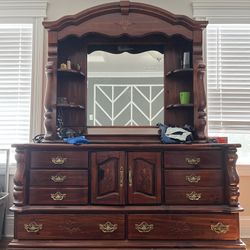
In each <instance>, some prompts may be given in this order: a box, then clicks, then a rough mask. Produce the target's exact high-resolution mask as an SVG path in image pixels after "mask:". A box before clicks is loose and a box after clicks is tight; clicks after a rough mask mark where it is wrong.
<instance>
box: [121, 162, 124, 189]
mask: <svg viewBox="0 0 250 250" xmlns="http://www.w3.org/2000/svg"><path fill="white" fill-rule="evenodd" d="M123 184H124V168H123V166H121V167H120V187H123Z"/></svg>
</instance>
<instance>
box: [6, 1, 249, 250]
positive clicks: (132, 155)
mask: <svg viewBox="0 0 250 250" xmlns="http://www.w3.org/2000/svg"><path fill="white" fill-rule="evenodd" d="M206 25H207V23H206V22H204V21H194V20H192V19H190V18H188V17H185V16H182V15H174V14H171V13H170V12H168V11H166V10H163V9H160V8H158V7H154V6H151V5H147V4H143V3H136V2H129V1H121V2H114V3H109V4H103V5H100V6H97V7H93V8H90V9H87V10H84V11H82V12H80V13H78V14H76V15H71V16H65V17H62V18H61V19H59V20H57V21H50V22H44V27H45V29H46V30H48V63H47V65H46V74H47V87H46V96H45V123H44V124H45V136H44V141H43V142H42V143H32V144H16V145H14V146H15V147H16V160H17V170H16V174H15V177H14V205H13V206H12V208H11V210H12V211H14V214H15V232H14V239H13V240H12V242H11V243H10V244H9V249H19V250H20V249H46V248H49V249H173V248H178V249H190V248H192V249H246V247H245V244H244V243H243V242H242V241H241V240H240V232H239V212H240V211H242V208H241V207H240V205H239V202H238V197H239V187H238V184H239V176H238V174H237V171H236V160H237V154H236V151H237V147H239V146H240V145H238V144H227V143H220V144H219V143H209V142H208V139H207V135H206V111H205V109H206V95H205V88H204V77H205V65H204V63H203V60H202V31H203V29H204V28H205V27H206ZM128 48H132V49H133V52H132V53H134V54H137V53H141V52H145V51H149V50H155V51H158V52H160V53H161V54H162V55H163V58H164V73H163V77H164V84H163V85H164V86H163V96H164V103H163V105H164V107H163V110H164V112H163V113H164V123H165V124H171V125H175V126H180V127H182V126H184V125H185V124H188V125H191V126H192V127H193V128H194V130H195V141H194V142H193V143H192V144H163V143H161V140H160V135H159V128H158V127H156V126H87V99H88V95H87V87H88V68H87V65H88V64H87V60H88V55H89V54H91V53H92V52H94V51H97V50H103V51H106V52H109V53H113V54H117V55H118V54H119V53H121V52H122V51H126V52H129V51H128ZM184 54H186V55H188V57H189V58H188V59H189V60H188V66H186V65H184V64H185V62H184V61H186V60H187V58H186V59H184V61H183V55H184ZM181 91H188V92H190V95H191V96H190V102H189V103H188V104H180V101H179V93H180V92H181ZM62 131H64V132H65V131H66V133H68V132H70V133H73V134H74V133H75V134H78V135H84V136H86V138H87V139H88V140H89V141H90V143H88V144H82V145H70V144H66V143H63V140H62V139H61V136H62V135H61V134H60V133H61V132H62Z"/></svg>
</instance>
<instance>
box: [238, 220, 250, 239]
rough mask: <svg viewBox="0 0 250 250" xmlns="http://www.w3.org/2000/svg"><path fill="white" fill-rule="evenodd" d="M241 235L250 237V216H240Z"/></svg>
mask: <svg viewBox="0 0 250 250" xmlns="http://www.w3.org/2000/svg"><path fill="white" fill-rule="evenodd" d="M240 236H241V238H250V216H240Z"/></svg>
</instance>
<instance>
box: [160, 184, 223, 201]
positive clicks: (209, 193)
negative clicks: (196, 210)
mask: <svg viewBox="0 0 250 250" xmlns="http://www.w3.org/2000/svg"><path fill="white" fill-rule="evenodd" d="M165 201H166V204H168V205H177V204H178V205H198V204H200V205H209V204H211V205H212V204H213V205H215V204H217V205H218V204H223V203H224V194H223V188H222V187H209V188H205V187H166V188H165Z"/></svg>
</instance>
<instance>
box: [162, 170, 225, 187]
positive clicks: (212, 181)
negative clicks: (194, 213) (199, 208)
mask: <svg viewBox="0 0 250 250" xmlns="http://www.w3.org/2000/svg"><path fill="white" fill-rule="evenodd" d="M164 175H165V186H204V187H216V186H223V174H222V170H193V169H191V170H181V171H180V170H165V171H164Z"/></svg>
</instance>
